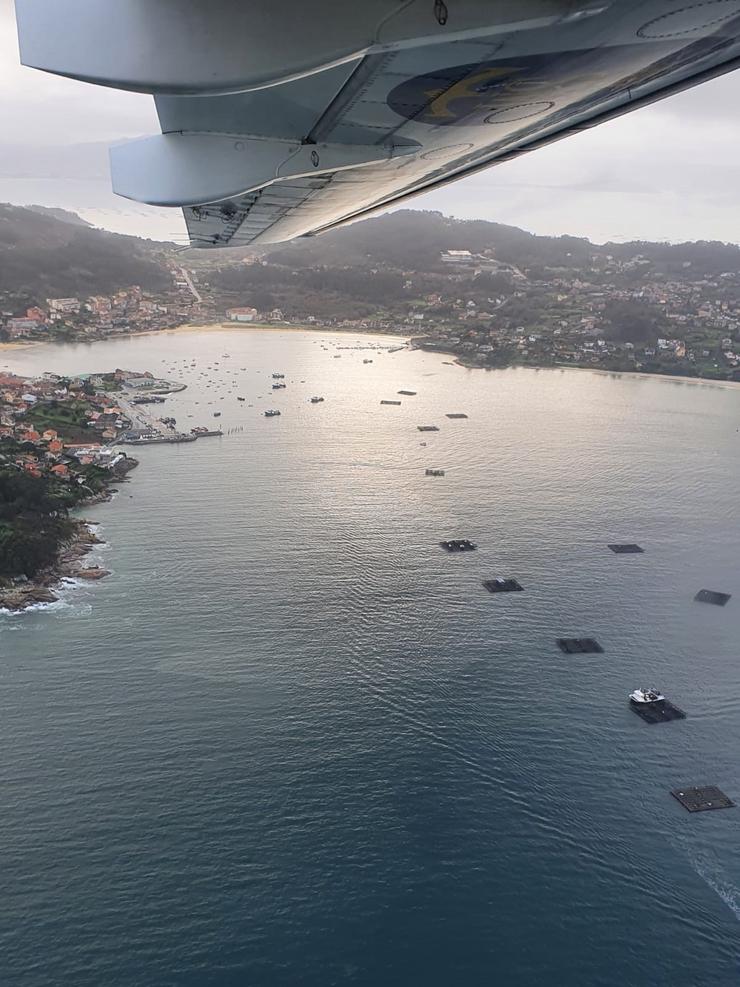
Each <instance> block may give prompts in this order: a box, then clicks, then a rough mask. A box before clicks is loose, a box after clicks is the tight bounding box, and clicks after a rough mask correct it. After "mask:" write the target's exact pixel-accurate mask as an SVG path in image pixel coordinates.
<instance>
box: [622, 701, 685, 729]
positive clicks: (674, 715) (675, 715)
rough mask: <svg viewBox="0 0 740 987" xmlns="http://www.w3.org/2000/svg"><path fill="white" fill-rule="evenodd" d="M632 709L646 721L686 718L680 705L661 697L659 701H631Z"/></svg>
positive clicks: (657, 721)
mask: <svg viewBox="0 0 740 987" xmlns="http://www.w3.org/2000/svg"><path fill="white" fill-rule="evenodd" d="M630 709H631V710H633V712H635V713H637V715H638V716H639V717H640V719H641V720H644V721H645V722H646V723H650V724H653V723H670V722H671V720H685V719H686V714H685V713H684V711H683V710H682V709H679V708H678V706H674V705H673V703H672V702H669V700H668V699H661V701H660V702H657V703H645V704H644V705H641V704H640V703H633V702H631V701H630Z"/></svg>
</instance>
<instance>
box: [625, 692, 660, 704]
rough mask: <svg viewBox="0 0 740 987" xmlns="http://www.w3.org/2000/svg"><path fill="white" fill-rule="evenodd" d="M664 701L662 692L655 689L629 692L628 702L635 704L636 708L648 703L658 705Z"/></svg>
mask: <svg viewBox="0 0 740 987" xmlns="http://www.w3.org/2000/svg"><path fill="white" fill-rule="evenodd" d="M664 699H665V696H664V695H663V693H662V692H658V690H657V689H635V691H634V692H630V701H631V702H633V703H637V704H638V706H645V705H648V704H649V703H659V702H662V701H663V700H664Z"/></svg>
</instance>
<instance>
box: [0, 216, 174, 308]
mask: <svg viewBox="0 0 740 987" xmlns="http://www.w3.org/2000/svg"><path fill="white" fill-rule="evenodd" d="M63 212H64V211H63V210H48V209H42V210H39V209H28V208H22V207H20V206H11V205H7V204H0V292H1V293H2V295H3V298H4V303H5V304H8V305H12V304H13V300H14V299H23V300H24V301H28V302H34V303H35V302H42V301H43V300H44V299H45V298H48V297H64V296H68V295H90V294H108V293H110V292H113V291H116V290H118V289H119V288H125V287H127V286H129V285H132V284H138V285H141V287H142V288H144V289H145V290H147V291H158V290H160V289H164V288H166V287H167V286H168V284H169V277H168V274H167V270H166V268H165V266H164V263H163V261H164V258H165V256H166V254H167V252H168V251H169V250H170V249H171V247H170V245H168V244H158V243H154V242H152V241H148V240H142V239H139V238H137V237H128V236H120V235H118V234H115V233H107V232H105V231H104V230H97V229H93V228H92V227H89V226H87V225H86V224H84V220H80V221H79V223H76V222H75V221H74V219H73V218H72V217H73V215H74V214H65V215H64V218H61V215H60V214H61V213H63ZM52 213H53V214H52ZM78 218H79V217H78Z"/></svg>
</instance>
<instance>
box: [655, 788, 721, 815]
mask: <svg viewBox="0 0 740 987" xmlns="http://www.w3.org/2000/svg"><path fill="white" fill-rule="evenodd" d="M671 795H672V796H673V797H674V799H677V800H678V801H679V802H680V803H681V805H682V806H683V807H684V809H686V810H687V811H688V812H708V811H709V810H710V809H732V808H734V807H735V803H734V802H733V801H732V799H731V798H729V797H728V796H727V795H725V793H724V792H723V791H722V790H721V789H719V788H717V786H716V785H702V786H699V787H698V788H674V789H673V790H672V791H671Z"/></svg>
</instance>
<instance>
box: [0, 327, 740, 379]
mask: <svg viewBox="0 0 740 987" xmlns="http://www.w3.org/2000/svg"><path fill="white" fill-rule="evenodd" d="M190 332H236V333H240V332H268V333H302V332H305V333H322V334H324V335H334V336H347V335H351V334H355V335H358V336H379V337H381V338H383V339H395V340H397V341H398V343H399V345H406V344H408V343H410V342H411V340H412V339H413V337H412V336H410V335H399V334H398V333H393V332H383V331H382V330H378V329H355V328H352V329H337V328H334V327H328V326H319V325H317V326H293V325H291V326H276V325H266V324H264V323H251V322H247V323H233V324H232V323H221V322H207V323H198V324H197V325H195V324H192V323H189V322H185V323H183V324H182V325H179V326H173V327H172V328H170V329H145V330H144V331H143V332H132V333H125V334H124V333H122V334H121V335H120V336H115V337H114V336H107V337H102V338H100V339H91V340H75V341H74V342H72V343H67V344H63V343H59V344H56V345H60V346H63V345H76V344H78V343H88V344H89V343H106V342H109V341H112V342H115V341H116V340H121V339H127V340H129V339H134V338H136V337H137V336H173V335H176V334H177V335H179V334H180V333H190ZM48 345H49V343H48V342H47V341H45V340H33V341H31V342H13V343H0V353H2V352H3V351H10V352H13V351H15V352H22V351H24V350H31V349H34V348H35V347H38V346H48ZM414 348H415V349H417V350H419V351H420V352H422V353H438V354H439V355H440V356H448V357H450V358H451V359H452V360H453V361H454V363H455V366H458V367H462V368H463V369H465V370H486V371H493V370H579V371H586V372H588V373H592V374H599V375H600V376H617V377H634V378H637V379H644V380H669V381H670V380H673V381H680V382H682V383H685V384H703V385H705V386H709V387H724V388H734V387H738V386H740V381H737V380H717V379H715V378H713V377H689V376H687V375H685V374H661V373H650V372H648V371H641V370H607V369H605V368H604V367H578V366H571V365H569V364H555V365H552V364H548V365H545V364H543V365H540V366H537V365H531V366H530V365H523V364H517V363H512V364H509V366H507V367H481V366H478V365H477V364H471V363H465V362H464V358H463V357H461V356H460V354H458V353H454V352H452V351H450V350H441V349H433V350H430V349H426V348H425V347H423V346H417V347H414Z"/></svg>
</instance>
